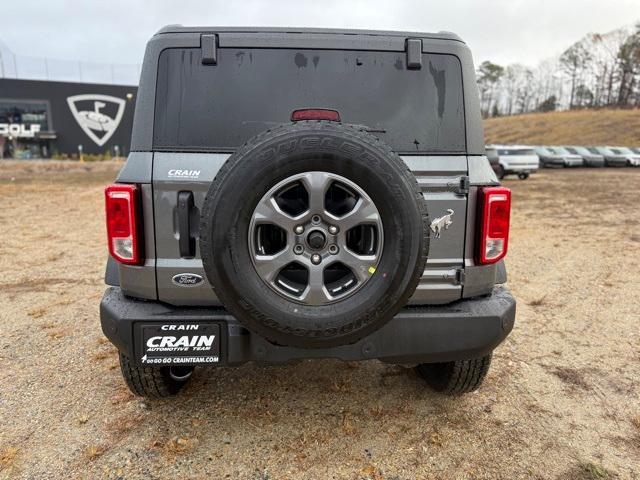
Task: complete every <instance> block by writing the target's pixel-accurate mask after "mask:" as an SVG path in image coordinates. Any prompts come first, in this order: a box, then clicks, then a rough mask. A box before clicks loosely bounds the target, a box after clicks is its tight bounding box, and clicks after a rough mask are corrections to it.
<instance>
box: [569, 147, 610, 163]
mask: <svg viewBox="0 0 640 480" xmlns="http://www.w3.org/2000/svg"><path fill="white" fill-rule="evenodd" d="M564 148H565V149H566V150H567V151H568V152H569V153H573V154H575V155H580V156H581V157H582V160H583V162H584V165H585V166H586V167H604V165H605V162H604V155H600V154H599V153H592V152H590V151H589V149H588V148H587V147H580V146H577V145H570V146H566V147H564Z"/></svg>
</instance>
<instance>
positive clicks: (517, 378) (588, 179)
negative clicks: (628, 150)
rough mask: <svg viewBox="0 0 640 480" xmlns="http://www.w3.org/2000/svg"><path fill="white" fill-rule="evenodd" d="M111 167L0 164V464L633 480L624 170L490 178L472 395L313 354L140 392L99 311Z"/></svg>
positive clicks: (638, 343) (630, 182)
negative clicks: (175, 390)
mask: <svg viewBox="0 0 640 480" xmlns="http://www.w3.org/2000/svg"><path fill="white" fill-rule="evenodd" d="M119 166H120V164H119V163H117V162H108V163H107V162H105V163H101V164H78V163H63V162H47V163H44V162H41V163H38V162H22V163H17V162H7V161H5V162H1V163H0V223H1V224H2V227H3V228H2V230H1V234H0V235H1V237H0V272H2V275H1V277H0V305H2V307H1V309H0V333H1V335H0V364H1V365H2V368H1V369H0V478H25V479H33V478H102V477H104V478H127V479H128V478H145V479H153V478H167V477H179V478H193V479H198V478H203V479H204V478H232V479H298V478H313V479H315V478H321V479H329V478H339V479H342V478H346V479H375V480H381V479H388V480H391V479H398V480H399V479H403V480H404V479H414V478H461V479H463V478H505V479H514V478H536V479H537V478H544V479H546V478H562V479H565V478H569V479H581V478H585V479H589V478H594V479H598V478H640V404H639V402H638V398H639V397H640V395H639V393H640V389H639V387H638V380H639V379H640V361H639V360H640V348H639V347H640V333H639V332H640V328H639V326H640V316H639V314H638V291H640V275H639V274H638V271H639V270H640V208H639V206H640V204H639V203H638V202H639V197H638V192H639V191H640V169H638V170H631V169H617V170H616V169H600V170H586V169H580V170H571V171H569V170H560V171H551V172H548V171H545V172H541V173H539V174H537V175H534V176H533V177H532V178H531V179H529V180H527V181H524V182H520V181H517V180H516V181H509V180H507V182H506V184H507V185H508V186H510V187H511V188H512V189H513V192H514V211H513V215H512V224H513V226H512V236H511V247H510V248H511V251H510V254H509V261H508V268H509V287H510V288H511V289H512V290H513V292H514V294H515V295H516V297H517V299H518V302H519V303H518V314H517V319H516V327H515V329H514V331H513V333H512V334H511V336H510V337H509V338H508V339H507V341H506V342H505V343H504V344H503V345H502V346H500V347H499V348H498V349H497V351H496V354H495V357H494V363H493V367H492V369H491V371H490V373H489V376H488V377H487V380H486V382H485V384H484V386H483V387H482V388H481V389H480V390H479V391H478V392H476V393H473V394H470V395H466V396H463V397H458V398H447V397H442V396H440V395H437V394H434V393H433V392H431V391H429V390H428V389H427V388H426V387H425V386H424V385H423V383H422V382H421V381H420V380H419V379H418V378H417V377H416V376H415V375H414V373H413V372H412V371H411V370H407V369H403V368H400V367H395V366H387V365H382V364H380V363H377V362H365V363H359V364H355V363H354V364H352V363H342V362H339V361H332V360H327V361H309V362H302V363H300V364H297V365H293V366H285V367H263V366H255V365H246V366H244V367H241V368H237V369H220V370H203V371H199V372H197V373H196V375H195V376H194V379H193V381H192V382H191V383H190V384H189V385H188V387H187V388H186V389H185V390H184V391H183V393H181V394H180V395H179V396H178V397H176V398H173V399H171V400H162V401H145V400H142V399H140V398H136V397H134V396H133V395H131V394H130V393H129V391H128V390H127V389H126V387H125V386H124V384H123V381H122V379H121V377H120V372H119V369H118V364H117V358H116V351H115V349H114V348H113V347H112V346H111V345H110V344H109V343H108V342H106V340H105V339H104V337H103V336H102V334H101V331H100V326H99V320H98V303H99V300H100V297H101V295H102V292H103V290H104V285H103V283H102V275H103V268H104V261H105V258H106V246H105V242H104V227H103V214H102V210H103V199H102V188H103V186H104V184H105V183H107V182H109V181H110V180H111V179H113V177H114V175H115V173H116V171H117V169H118V168H119Z"/></svg>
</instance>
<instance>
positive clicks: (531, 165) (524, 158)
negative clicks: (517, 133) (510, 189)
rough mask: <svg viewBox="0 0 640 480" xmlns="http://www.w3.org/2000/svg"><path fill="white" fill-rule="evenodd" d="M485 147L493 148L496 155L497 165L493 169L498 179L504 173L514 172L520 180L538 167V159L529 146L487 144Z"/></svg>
mask: <svg viewBox="0 0 640 480" xmlns="http://www.w3.org/2000/svg"><path fill="white" fill-rule="evenodd" d="M487 148H488V149H491V150H495V151H496V153H497V155H498V165H497V166H495V167H494V171H495V172H496V175H497V176H498V178H500V179H502V178H504V177H505V176H506V175H511V174H514V175H518V178H519V179H520V180H524V179H526V178H529V175H530V174H531V173H534V172H537V171H538V169H539V168H540V160H539V159H538V156H537V155H536V154H535V152H534V151H533V148H531V147H527V146H524V145H488V146H487ZM494 162H495V160H494Z"/></svg>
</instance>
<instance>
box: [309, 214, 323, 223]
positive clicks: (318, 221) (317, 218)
mask: <svg viewBox="0 0 640 480" xmlns="http://www.w3.org/2000/svg"><path fill="white" fill-rule="evenodd" d="M321 220H322V219H321V218H320V215H314V216H313V217H311V222H312V223H316V224H318V223H320V221H321Z"/></svg>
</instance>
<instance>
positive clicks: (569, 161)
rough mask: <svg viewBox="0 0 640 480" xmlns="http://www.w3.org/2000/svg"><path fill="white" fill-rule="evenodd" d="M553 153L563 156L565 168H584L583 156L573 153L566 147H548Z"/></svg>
mask: <svg viewBox="0 0 640 480" xmlns="http://www.w3.org/2000/svg"><path fill="white" fill-rule="evenodd" d="M547 148H548V149H549V150H551V151H552V152H553V153H555V154H558V155H561V156H562V159H563V160H564V166H565V167H582V166H584V160H583V159H582V156H581V155H578V154H577V153H571V152H570V151H569V150H567V149H566V148H564V147H547Z"/></svg>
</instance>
